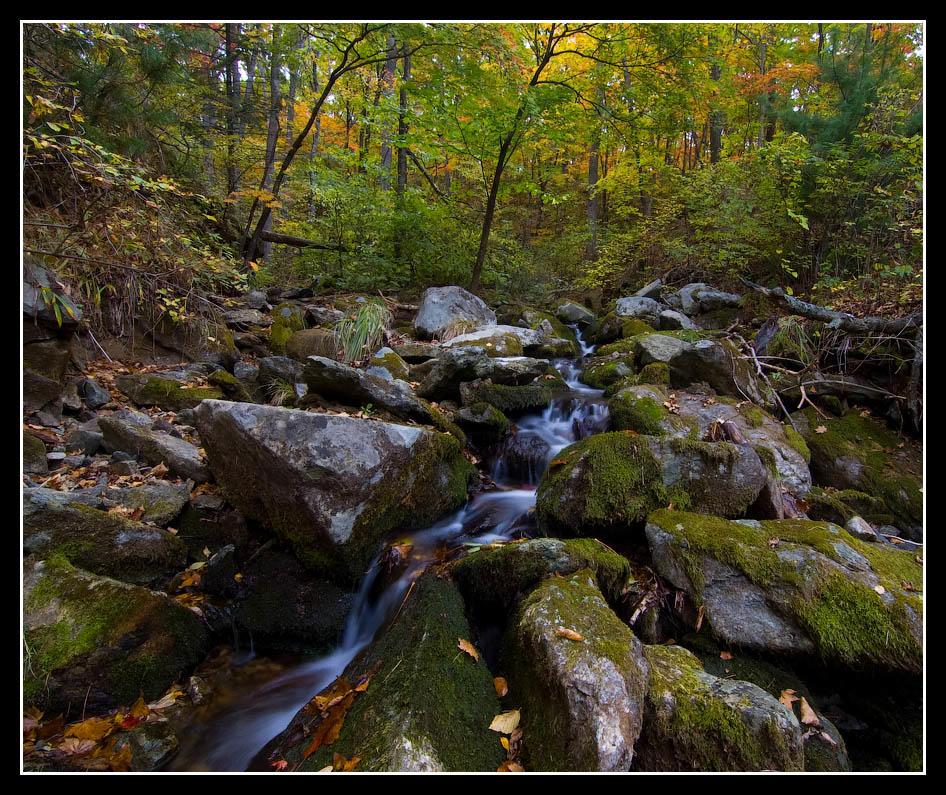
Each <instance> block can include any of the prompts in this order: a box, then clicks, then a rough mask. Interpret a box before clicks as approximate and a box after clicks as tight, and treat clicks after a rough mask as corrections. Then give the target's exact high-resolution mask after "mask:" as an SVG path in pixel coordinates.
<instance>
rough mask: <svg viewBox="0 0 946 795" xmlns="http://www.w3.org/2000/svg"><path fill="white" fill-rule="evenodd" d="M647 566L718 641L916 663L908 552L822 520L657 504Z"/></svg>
mask: <svg viewBox="0 0 946 795" xmlns="http://www.w3.org/2000/svg"><path fill="white" fill-rule="evenodd" d="M646 535H647V541H648V544H649V546H650V551H651V557H652V559H653V563H654V567H655V569H656V571H657V572H658V573H659V574H660V575H661V576H662V577H664V578H665V579H667V580H668V581H669V582H670V583H671V584H672V585H673V586H674V587H675V588H679V589H681V590H683V591H685V592H686V593H687V594H689V595H690V597H691V598H692V599H694V600H695V601H696V602H697V603H699V604H702V606H703V609H704V615H705V620H706V622H707V623H708V625H709V626H710V627H711V629H712V632H713V634H714V635H715V636H716V637H718V638H720V639H721V640H722V641H723V642H725V643H727V644H732V645H737V646H743V647H745V648H748V649H756V650H759V651H765V652H772V653H794V654H809V655H814V654H817V655H818V656H820V657H821V658H822V659H823V660H825V661H826V662H828V663H831V664H835V665H843V666H849V667H853V668H858V669H860V668H863V667H868V666H869V667H871V668H879V669H886V670H897V671H907V672H913V673H916V672H919V671H920V670H922V666H923V629H922V628H923V618H922V614H923V600H922V597H921V596H920V595H919V594H917V593H916V592H915V591H912V590H909V589H908V588H905V587H904V586H905V584H911V583H912V584H913V587H916V583H920V582H922V577H923V572H922V568H921V566H920V564H918V563H917V562H916V561H915V560H914V555H913V553H912V552H907V551H900V550H897V549H894V548H891V547H886V546H881V545H877V544H865V543H864V542H862V541H859V540H857V539H855V538H853V537H852V536H851V535H850V534H848V533H847V532H846V531H844V530H843V529H841V528H840V527H838V526H837V525H832V524H830V523H827V522H810V521H804V520H785V521H763V522H755V521H750V520H743V521H740V522H730V521H725V520H723V519H719V518H715V517H710V516H703V515H699V514H690V513H686V512H682V511H666V510H661V511H657V512H655V513H653V514H651V515H650V516H649V517H648V520H647V527H646Z"/></svg>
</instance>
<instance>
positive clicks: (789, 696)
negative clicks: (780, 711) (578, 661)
mask: <svg viewBox="0 0 946 795" xmlns="http://www.w3.org/2000/svg"><path fill="white" fill-rule="evenodd" d="M778 700H779V701H780V702H781V703H782V704H783V705H784V706H786V707H788V708H789V709H791V708H792V704H793V703H794V702H796V701H798V696H796V695H795V691H794V690H792V689H791V688H788V689H786V690H783V691H782V694H781V695H780V696H779V697H778Z"/></svg>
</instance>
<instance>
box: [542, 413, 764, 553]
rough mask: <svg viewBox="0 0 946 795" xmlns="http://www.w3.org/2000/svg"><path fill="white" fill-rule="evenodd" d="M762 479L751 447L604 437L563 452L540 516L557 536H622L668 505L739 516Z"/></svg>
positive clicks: (549, 474)
mask: <svg viewBox="0 0 946 795" xmlns="http://www.w3.org/2000/svg"><path fill="white" fill-rule="evenodd" d="M765 479H766V471H765V467H764V466H763V464H762V462H761V461H760V460H759V456H758V455H757V454H756V452H755V450H753V449H752V447H750V446H749V445H734V444H731V443H729V442H718V443H708V442H697V441H693V440H691V439H673V438H670V439H666V438H657V437H653V436H638V435H634V434H629V433H625V432H616V433H603V434H599V435H597V436H591V437H589V438H588V439H583V440H582V441H580V442H576V443H575V444H572V445H570V446H569V447H566V448H565V449H564V450H562V451H561V452H560V453H558V455H557V456H556V457H555V460H554V461H553V462H552V463H551V464H550V466H549V469H548V470H547V471H546V473H545V475H544V476H543V478H542V482H541V483H540V484H539V489H538V492H537V496H536V517H537V519H538V521H539V526H540V527H541V528H543V529H544V530H546V531H547V532H548V533H549V534H552V535H555V534H557V533H565V534H568V535H597V534H598V533H607V532H610V533H612V534H619V535H621V534H627V533H628V532H629V531H630V530H631V528H632V527H633V526H634V525H639V524H640V523H642V522H643V521H644V519H645V518H646V516H647V514H648V513H649V512H650V511H653V510H656V509H657V508H662V507H665V506H666V505H668V504H670V503H673V504H674V505H676V506H688V507H690V508H692V509H693V510H698V511H705V512H707V513H712V514H717V515H721V516H741V515H742V514H743V513H744V512H745V510H746V509H747V508H748V507H749V506H750V505H752V503H753V502H755V499H756V497H758V495H759V492H760V491H761V490H762V486H763V484H764V483H765Z"/></svg>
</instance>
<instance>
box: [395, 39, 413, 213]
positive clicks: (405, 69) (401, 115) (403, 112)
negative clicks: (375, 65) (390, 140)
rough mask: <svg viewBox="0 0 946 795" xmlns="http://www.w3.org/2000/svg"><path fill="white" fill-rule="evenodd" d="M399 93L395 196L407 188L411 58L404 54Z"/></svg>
mask: <svg viewBox="0 0 946 795" xmlns="http://www.w3.org/2000/svg"><path fill="white" fill-rule="evenodd" d="M401 69H402V71H401V91H400V94H399V95H398V115H397V135H398V140H399V141H400V144H399V146H398V149H397V194H398V196H400V195H402V194H403V193H404V189H405V188H406V187H407V140H406V138H407V132H408V127H407V81H408V80H410V79H411V56H410V55H407V54H405V55H404V56H403V58H402V66H401Z"/></svg>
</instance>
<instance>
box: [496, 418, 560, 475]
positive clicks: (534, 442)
mask: <svg viewBox="0 0 946 795" xmlns="http://www.w3.org/2000/svg"><path fill="white" fill-rule="evenodd" d="M551 451H552V448H551V446H550V445H549V443H548V442H547V441H545V439H543V438H542V437H541V436H539V434H537V433H535V432H534V431H528V430H517V431H516V432H515V433H511V434H509V436H507V437H506V440H505V441H504V442H503V444H502V446H501V447H500V448H499V452H498V453H497V459H498V461H499V467H500V469H501V470H502V472H503V473H504V475H505V476H507V477H510V478H515V479H517V480H521V481H523V482H525V483H538V482H539V478H540V477H541V476H542V473H543V472H544V471H545V466H546V464H547V463H548V460H549V456H550V453H551ZM493 477H494V478H495V477H496V476H495V475H494V476H493Z"/></svg>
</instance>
